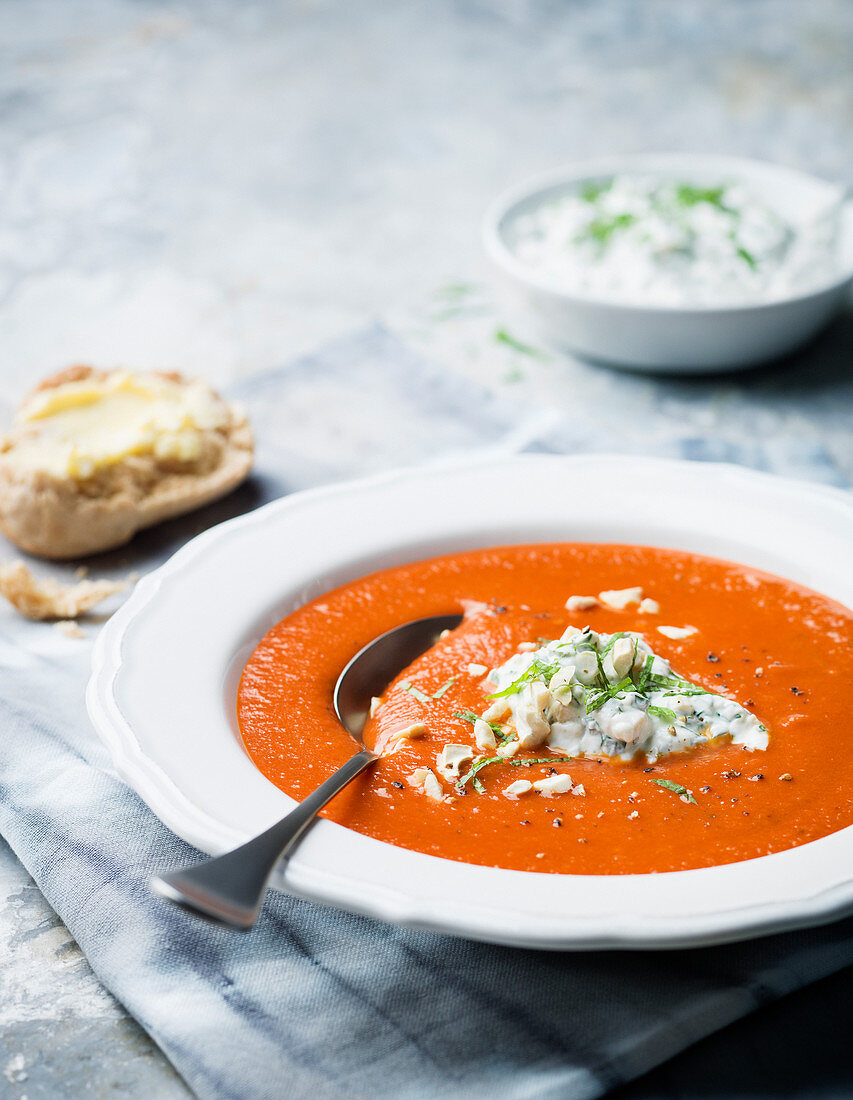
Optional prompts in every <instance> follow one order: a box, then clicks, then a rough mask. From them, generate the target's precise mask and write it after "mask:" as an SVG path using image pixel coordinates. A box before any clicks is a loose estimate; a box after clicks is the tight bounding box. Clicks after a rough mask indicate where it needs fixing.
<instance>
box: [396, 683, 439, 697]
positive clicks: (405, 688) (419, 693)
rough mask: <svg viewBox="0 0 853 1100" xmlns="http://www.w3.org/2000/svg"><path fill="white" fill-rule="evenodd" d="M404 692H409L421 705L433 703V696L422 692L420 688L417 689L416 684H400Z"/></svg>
mask: <svg viewBox="0 0 853 1100" xmlns="http://www.w3.org/2000/svg"><path fill="white" fill-rule="evenodd" d="M400 687H401V688H402V689H403V691H408V693H409V695H414V697H415V698H416V699H417V701H418V702H419V703H431V702H432V696H431V695H427V694H426V692H423V691H421V689H420V688H417V687H415V685H414V684H410V683H409V681H408V680H403V682H402V683H401V684H400Z"/></svg>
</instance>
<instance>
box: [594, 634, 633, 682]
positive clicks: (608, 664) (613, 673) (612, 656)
mask: <svg viewBox="0 0 853 1100" xmlns="http://www.w3.org/2000/svg"><path fill="white" fill-rule="evenodd" d="M633 664H634V640H633V639H632V638H618V639H617V640H616V641H615V642H614V643H613V648H612V649H611V650H610V652H609V653H608V654H607V656H606V657H605V658H604V661H603V662H602V665H603V667H604V673H605V675H606V676H607V679H608V680H609V681H610V682H611V683H614V684H615V683H617V682H618V681H619V680H621V679H622V677H623V676H627V675H628V672H629V671H630V669H631V667H632V665H633Z"/></svg>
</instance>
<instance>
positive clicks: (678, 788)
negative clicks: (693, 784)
mask: <svg viewBox="0 0 853 1100" xmlns="http://www.w3.org/2000/svg"><path fill="white" fill-rule="evenodd" d="M652 783H657V785H658V786H659V787H666V789H667V790H668V791H672V793H673V794H677V795H678V797H679V798H686V799H687V801H688V802H692V803H693V805H694V806H697V805H698V803H697V801H696V799H695V798H694V797H693V794H692V793H691V792H690V791H688V789H687V788H686V787H685V786H683V785H682V784H681V783H673V782H672V780H671V779H653V780H652Z"/></svg>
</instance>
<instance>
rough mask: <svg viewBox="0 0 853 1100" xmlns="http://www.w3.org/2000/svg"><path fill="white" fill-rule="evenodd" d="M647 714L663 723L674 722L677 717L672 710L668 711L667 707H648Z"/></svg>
mask: <svg viewBox="0 0 853 1100" xmlns="http://www.w3.org/2000/svg"><path fill="white" fill-rule="evenodd" d="M648 712H649V714H654V715H655V717H656V718H662V719H663V721H664V722H676V721H678V715H677V714H676V713H675V711H674V710H670V709H669V707H656V706H654V705H649V707H648Z"/></svg>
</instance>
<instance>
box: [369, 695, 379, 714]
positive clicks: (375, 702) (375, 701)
mask: <svg viewBox="0 0 853 1100" xmlns="http://www.w3.org/2000/svg"><path fill="white" fill-rule="evenodd" d="M381 706H382V700H381V699H380V698H379V696H378V695H374V696H373V698H372V699H371V700H370V717H371V718H375V717H376V712H377V711H378V710H379V708H380V707H381Z"/></svg>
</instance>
